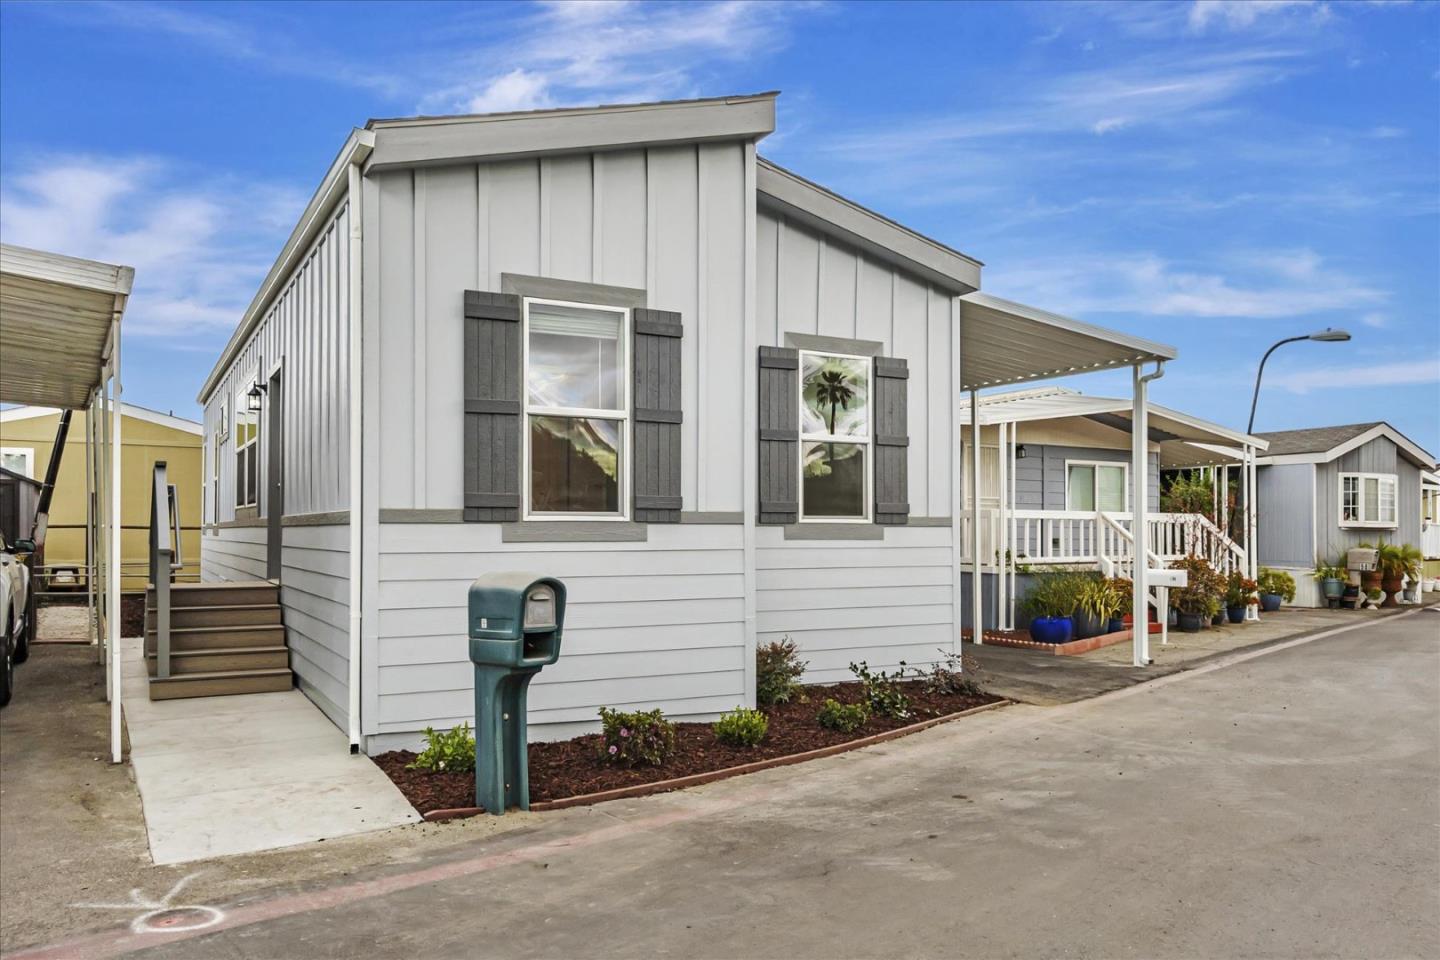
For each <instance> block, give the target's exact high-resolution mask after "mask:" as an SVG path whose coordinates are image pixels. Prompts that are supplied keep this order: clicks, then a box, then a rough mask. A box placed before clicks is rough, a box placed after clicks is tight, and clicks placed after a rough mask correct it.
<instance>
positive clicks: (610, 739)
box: [600, 707, 675, 767]
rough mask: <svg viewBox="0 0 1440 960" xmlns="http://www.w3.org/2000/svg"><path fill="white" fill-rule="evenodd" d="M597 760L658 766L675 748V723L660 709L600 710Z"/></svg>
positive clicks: (602, 708)
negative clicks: (631, 710) (599, 737)
mask: <svg viewBox="0 0 1440 960" xmlns="http://www.w3.org/2000/svg"><path fill="white" fill-rule="evenodd" d="M600 726H601V731H600V735H601V741H600V757H601V759H603V760H605V761H606V762H607V763H616V764H621V765H623V766H627V767H635V766H639V765H640V764H642V763H643V764H646V765H648V766H652V767H658V766H660V765H661V764H662V763H664V762H665V760H666V758H667V757H669V756H670V754H671V752H673V751H674V749H675V724H673V723H671V722H670V721H669V720H666V719H665V713H664V711H662V710H638V711H635V712H631V713H626V712H624V711H620V710H611V709H610V708H609V707H601V708H600Z"/></svg>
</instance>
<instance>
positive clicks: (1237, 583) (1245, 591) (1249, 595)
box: [1225, 570, 1260, 607]
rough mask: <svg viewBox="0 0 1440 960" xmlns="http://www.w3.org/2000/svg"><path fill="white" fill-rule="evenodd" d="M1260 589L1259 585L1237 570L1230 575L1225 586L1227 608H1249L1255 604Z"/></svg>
mask: <svg viewBox="0 0 1440 960" xmlns="http://www.w3.org/2000/svg"><path fill="white" fill-rule="evenodd" d="M1259 589H1260V585H1259V584H1258V583H1256V582H1255V581H1254V580H1251V579H1250V578H1249V577H1247V576H1245V574H1243V573H1241V572H1240V571H1239V570H1236V571H1235V572H1234V573H1232V574H1230V579H1229V580H1228V581H1227V583H1226V586H1225V606H1227V607H1248V606H1249V605H1250V604H1251V603H1252V602H1254V600H1255V593H1256V591H1258V590H1259Z"/></svg>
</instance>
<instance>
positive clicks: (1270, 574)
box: [1256, 567, 1295, 603]
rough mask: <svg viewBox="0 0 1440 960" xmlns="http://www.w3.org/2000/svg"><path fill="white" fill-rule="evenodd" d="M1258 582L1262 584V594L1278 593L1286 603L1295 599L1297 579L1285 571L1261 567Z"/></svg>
mask: <svg viewBox="0 0 1440 960" xmlns="http://www.w3.org/2000/svg"><path fill="white" fill-rule="evenodd" d="M1256 582H1257V583H1258V584H1260V592H1261V593H1278V594H1280V596H1282V597H1284V598H1285V602H1286V603H1289V602H1290V601H1292V600H1294V599H1295V578H1294V577H1292V576H1290V574H1288V573H1286V572H1285V571H1284V570H1271V569H1270V568H1269V567H1261V568H1260V576H1259V577H1258V578H1257V579H1256Z"/></svg>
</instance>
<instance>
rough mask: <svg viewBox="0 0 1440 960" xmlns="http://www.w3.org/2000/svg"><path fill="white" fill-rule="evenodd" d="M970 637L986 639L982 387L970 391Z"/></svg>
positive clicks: (975, 639)
mask: <svg viewBox="0 0 1440 960" xmlns="http://www.w3.org/2000/svg"><path fill="white" fill-rule="evenodd" d="M969 479H970V638H971V639H972V640H974V641H975V642H976V643H977V644H983V643H984V642H985V602H984V601H985V591H984V581H983V579H982V578H983V576H984V574H983V573H982V572H981V571H982V570H983V567H982V565H981V563H980V550H981V546H980V391H978V390H971V391H970V478H969Z"/></svg>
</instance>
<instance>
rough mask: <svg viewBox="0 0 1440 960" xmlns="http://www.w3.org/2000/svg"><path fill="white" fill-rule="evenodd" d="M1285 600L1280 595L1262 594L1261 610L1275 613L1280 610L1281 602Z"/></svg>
mask: <svg viewBox="0 0 1440 960" xmlns="http://www.w3.org/2000/svg"><path fill="white" fill-rule="evenodd" d="M1284 599H1285V598H1284V597H1282V596H1280V594H1278V593H1262V594H1260V609H1261V610H1264V611H1265V612H1266V613H1274V612H1275V611H1276V610H1279V609H1280V602H1281V601H1282V600H1284Z"/></svg>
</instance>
